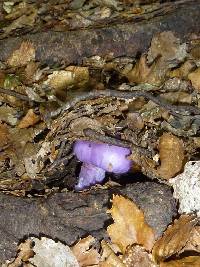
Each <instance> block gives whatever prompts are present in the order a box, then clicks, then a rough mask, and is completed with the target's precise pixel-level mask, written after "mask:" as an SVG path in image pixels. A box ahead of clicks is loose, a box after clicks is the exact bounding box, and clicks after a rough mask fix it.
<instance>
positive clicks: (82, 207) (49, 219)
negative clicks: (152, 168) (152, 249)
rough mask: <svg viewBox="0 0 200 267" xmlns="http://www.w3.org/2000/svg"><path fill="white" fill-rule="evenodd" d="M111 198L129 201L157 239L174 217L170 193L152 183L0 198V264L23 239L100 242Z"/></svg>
mask: <svg viewBox="0 0 200 267" xmlns="http://www.w3.org/2000/svg"><path fill="white" fill-rule="evenodd" d="M113 194H122V195H124V196H127V197H129V198H130V199H133V200H134V201H135V203H136V204H137V205H138V206H139V207H140V208H141V209H142V211H143V212H144V214H145V218H146V220H147V222H148V223H149V224H150V225H151V226H152V227H153V229H154V231H155V234H156V237H158V236H160V235H161V234H162V233H163V231H164V229H165V228H166V226H167V225H168V224H169V223H170V222H171V221H172V217H173V216H174V215H175V214H176V204H175V200H174V199H173V197H172V193H171V189H170V188H169V187H168V186H166V185H162V184H158V183H154V182H145V183H134V184H130V185H127V186H126V187H125V188H122V187H117V188H112V189H108V190H102V189H98V190H97V189H96V190H90V191H88V192H84V193H74V192H66V193H56V194H53V195H51V196H49V197H48V198H44V197H42V198H19V197H14V196H10V195H5V194H0V210H1V213H0V235H1V239H0V263H2V262H4V261H5V260H6V259H10V258H11V257H14V256H15V253H16V249H17V243H18V242H19V240H22V239H24V238H25V237H27V236H32V235H34V236H39V235H44V236H49V237H51V238H53V239H59V240H61V241H64V242H65V243H67V244H68V245H72V244H73V243H74V242H76V241H77V240H78V239H79V238H80V237H82V236H86V235H88V234H92V235H94V236H95V237H97V238H99V239H102V238H103V237H105V236H106V230H105V229H106V227H107V225H109V224H110V223H111V222H112V220H111V217H110V215H109V214H107V213H106V210H107V209H108V208H109V207H110V206H111V204H110V199H111V198H112V195H113Z"/></svg>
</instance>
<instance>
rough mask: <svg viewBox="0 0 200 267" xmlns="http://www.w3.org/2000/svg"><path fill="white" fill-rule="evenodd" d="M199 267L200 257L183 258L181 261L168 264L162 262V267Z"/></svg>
mask: <svg viewBox="0 0 200 267" xmlns="http://www.w3.org/2000/svg"><path fill="white" fill-rule="evenodd" d="M181 266H182V267H199V266H200V257H199V256H189V257H185V258H182V259H180V260H173V261H168V262H162V263H161V264H160V267H181Z"/></svg>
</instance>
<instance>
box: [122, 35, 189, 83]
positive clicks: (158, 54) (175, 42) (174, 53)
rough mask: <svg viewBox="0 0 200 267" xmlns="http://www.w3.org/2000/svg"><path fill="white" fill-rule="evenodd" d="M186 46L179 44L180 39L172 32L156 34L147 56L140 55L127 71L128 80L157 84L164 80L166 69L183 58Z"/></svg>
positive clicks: (185, 53)
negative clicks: (132, 66)
mask: <svg viewBox="0 0 200 267" xmlns="http://www.w3.org/2000/svg"><path fill="white" fill-rule="evenodd" d="M186 48H187V46H186V44H180V40H179V39H178V38H176V37H175V36H174V34H173V33H172V32H162V33H159V34H157V35H156V36H155V37H154V38H153V39H152V41H151V46H150V48H149V52H148V55H147V58H146V56H145V55H142V56H141V58H140V60H139V61H138V62H137V63H136V65H135V66H134V68H133V69H132V70H131V71H130V72H128V73H127V75H126V76H127V78H128V80H129V82H134V83H148V84H152V85H157V86H159V85H160V84H162V83H163V82H164V78H165V76H166V74H167V71H168V70H169V69H170V68H172V67H175V66H176V65H178V63H180V62H182V61H183V60H184V58H185V57H186V55H187V52H186Z"/></svg>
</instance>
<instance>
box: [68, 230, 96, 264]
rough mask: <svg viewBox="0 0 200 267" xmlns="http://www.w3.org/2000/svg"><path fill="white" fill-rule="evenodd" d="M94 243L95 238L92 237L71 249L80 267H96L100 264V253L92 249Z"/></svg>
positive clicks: (84, 239)
mask: <svg viewBox="0 0 200 267" xmlns="http://www.w3.org/2000/svg"><path fill="white" fill-rule="evenodd" d="M94 243H95V238H94V237H92V236H91V235H90V236H88V237H86V238H83V239H81V240H80V241H79V242H78V243H77V244H76V245H75V246H73V247H72V248H71V249H72V252H73V253H74V255H75V257H76V259H77V260H78V263H79V265H80V266H96V265H98V264H99V260H100V255H99V253H98V251H97V250H96V249H95V248H93V247H92V246H93V245H94Z"/></svg>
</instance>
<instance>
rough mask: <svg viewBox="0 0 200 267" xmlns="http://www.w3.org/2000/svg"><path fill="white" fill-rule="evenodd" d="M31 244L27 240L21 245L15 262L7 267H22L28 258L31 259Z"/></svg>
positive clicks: (32, 253)
mask: <svg viewBox="0 0 200 267" xmlns="http://www.w3.org/2000/svg"><path fill="white" fill-rule="evenodd" d="M32 243H33V242H32V241H31V240H30V239H27V240H26V241H25V242H24V243H21V244H20V245H19V247H18V249H19V250H20V252H19V253H18V255H17V257H16V258H15V260H14V261H13V262H12V263H10V264H8V267H20V266H22V263H23V262H25V261H28V260H29V258H30V257H33V255H34V252H33V250H32V249H31V246H32Z"/></svg>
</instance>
